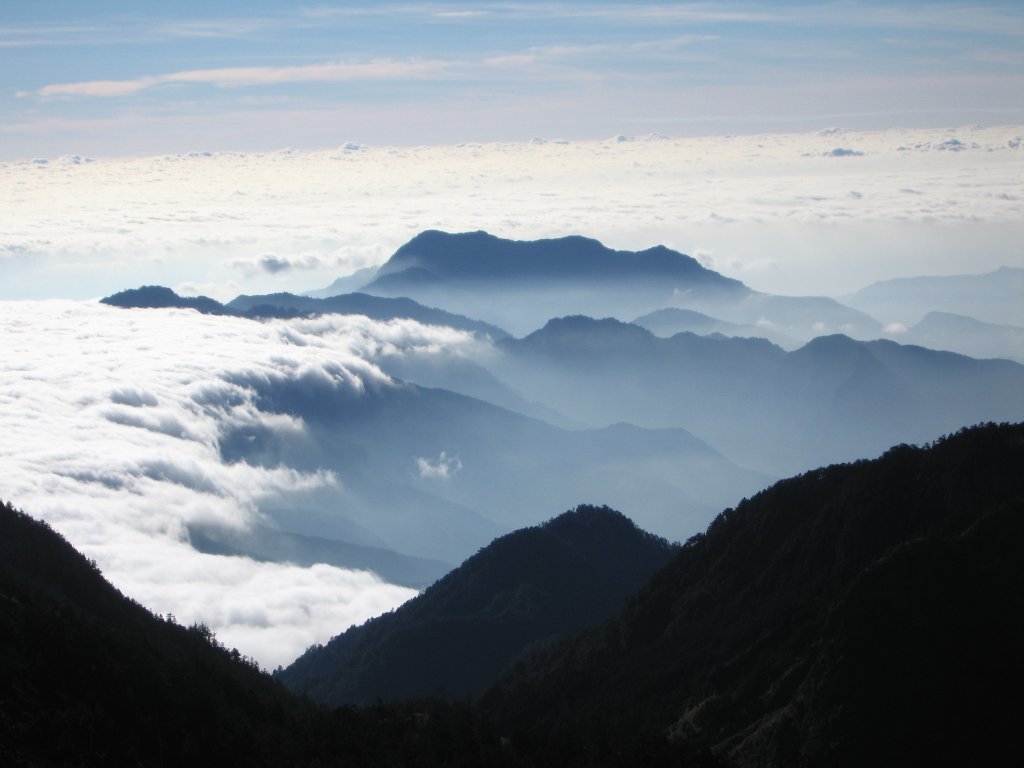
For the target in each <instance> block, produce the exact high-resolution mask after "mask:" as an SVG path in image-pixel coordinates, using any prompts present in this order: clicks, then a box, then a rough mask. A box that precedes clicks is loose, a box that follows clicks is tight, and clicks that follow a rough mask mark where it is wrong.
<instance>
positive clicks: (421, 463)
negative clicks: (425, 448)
mask: <svg viewBox="0 0 1024 768" xmlns="http://www.w3.org/2000/svg"><path fill="white" fill-rule="evenodd" d="M416 468H417V469H418V470H419V474H420V477H427V478H433V479H436V480H447V479H448V478H449V477H451V476H452V475H454V474H455V473H457V472H458V471H459V470H461V469H462V461H461V460H460V459H459V457H458V456H449V455H448V454H447V453H445V452H444V451H441V454H440V455H439V456H438V457H437V459H436V460H435V461H431V460H430V459H427V458H424V457H422V456H421V457H419V458H417V459H416Z"/></svg>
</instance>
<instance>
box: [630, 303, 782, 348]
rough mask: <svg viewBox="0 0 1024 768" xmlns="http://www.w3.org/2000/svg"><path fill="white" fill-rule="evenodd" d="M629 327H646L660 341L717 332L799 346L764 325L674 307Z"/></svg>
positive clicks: (654, 313)
mask: <svg viewBox="0 0 1024 768" xmlns="http://www.w3.org/2000/svg"><path fill="white" fill-rule="evenodd" d="M633 325H639V326H640V327H641V328H646V329H647V330H649V331H650V332H651V333H653V334H654V335H655V336H661V337H662V338H668V337H670V336H675V335H676V334H677V333H696V334H699V335H700V336H709V335H711V334H713V333H718V334H721V335H722V336H740V337H743V338H761V339H768V341H770V342H772V343H773V344H778V345H779V346H780V347H782V348H783V349H796V348H797V347H799V346H800V342H799V341H797V340H796V339H794V338H792V337H790V336H786V335H785V334H784V333H778V332H776V331H774V330H772V329H771V328H769V327H767V326H765V325H740V324H739V323H727V322H726V321H725V320H719V319H718V318H717V317H711V316H710V315H705V314H704V313H703V312H697V311H696V310H693V309H680V308H678V307H667V308H665V309H656V310H655V311H654V312H649V313H647V314H646V315H642V316H641V317H638V318H636V319H635V320H633Z"/></svg>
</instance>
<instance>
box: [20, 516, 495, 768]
mask: <svg viewBox="0 0 1024 768" xmlns="http://www.w3.org/2000/svg"><path fill="white" fill-rule="evenodd" d="M428 714H429V717H431V718H432V719H433V720H435V721H436V722H437V723H438V724H437V725H431V726H430V727H426V728H425V727H423V721H424V718H425V717H427V716H428ZM499 746H500V741H499V739H498V737H497V736H496V735H494V734H493V733H491V732H489V731H486V730H482V726H481V721H479V719H477V718H476V717H474V716H473V715H472V713H470V712H469V711H468V710H466V709H464V708H462V709H460V708H457V707H453V706H449V705H447V704H445V703H443V702H436V703H427V704H420V705H416V706H412V705H408V706H405V707H394V708H380V707H378V708H371V709H368V710H363V711H354V710H346V709H341V710H336V711H334V712H330V711H328V710H326V709H323V708H321V707H317V706H314V705H311V704H309V703H307V702H305V701H303V700H301V699H298V698H296V697H294V696H292V695H291V694H289V693H288V692H287V691H286V690H285V689H284V688H283V687H281V686H280V685H279V684H278V683H276V682H275V681H274V680H272V679H271V678H270V676H269V675H267V674H265V673H263V672H261V671H260V670H258V669H257V668H256V667H255V665H253V664H252V663H251V662H248V661H247V660H245V659H244V658H240V657H239V656H238V653H237V651H228V650H226V649H224V648H222V647H219V645H218V644H217V643H216V641H215V640H214V639H213V638H212V636H211V635H210V634H209V631H208V630H206V629H205V628H204V627H202V626H198V627H189V628H186V627H182V626H179V625H178V624H175V623H173V622H170V621H164V620H162V619H159V618H157V617H155V616H153V615H152V614H150V613H149V612H148V611H146V610H145V609H144V608H142V607H141V606H139V605H138V604H136V603H134V602H132V601H130V600H128V599H127V598H125V597H124V596H123V595H121V594H120V593H119V592H118V591H117V590H116V589H114V588H113V587H112V586H110V584H108V583H107V582H106V581H105V580H104V579H103V578H102V576H101V575H100V574H99V572H98V571H97V570H96V569H95V567H94V566H93V565H92V564H91V563H90V562H89V561H88V560H87V559H86V558H84V557H83V556H82V555H81V554H79V553H78V552H76V551H75V550H74V549H73V548H72V547H71V546H70V545H69V544H68V543H67V542H66V541H65V540H64V539H63V538H62V537H61V536H60V535H59V534H57V533H55V532H54V531H53V530H52V529H50V528H49V527H48V526H47V525H46V524H44V523H41V522H38V521H36V520H33V519H32V518H30V517H28V516H27V515H25V514H23V513H21V512H19V511H17V510H15V509H14V508H13V507H11V506H10V505H9V504H2V503H0V765H2V766H4V768H8V767H9V766H10V767H23V766H47V767H49V766H184V765H193V766H205V765H213V766H317V767H326V766H353V767H362V766H366V767H367V768H369V767H371V766H399V765H410V764H414V763H416V764H421V765H426V766H431V765H447V766H472V765H480V764H487V763H491V764H496V763H498V762H499V761H498V758H497V757H496V755H497V753H498V750H499Z"/></svg>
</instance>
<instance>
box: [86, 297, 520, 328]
mask: <svg viewBox="0 0 1024 768" xmlns="http://www.w3.org/2000/svg"><path fill="white" fill-rule="evenodd" d="M101 302H102V303H103V304H110V305H111V306H115V307H139V308H148V309H153V308H160V307H181V308H188V309H195V310H197V311H199V312H202V313H204V314H208V315H233V316H236V317H249V318H256V319H258V318H293V317H304V316H314V315H326V314H337V315H365V316H367V317H369V318H371V319H373V320H395V319H400V318H407V319H409V320H416V321H417V322H420V323H424V324H429V325H446V326H449V327H451V328H456V329H459V330H464V331H471V332H474V333H480V334H484V335H487V336H490V337H491V338H493V339H501V338H505V337H506V336H508V333H506V332H505V331H503V330H502V329H501V328H498V327H496V326H493V325H490V324H488V323H484V322H481V321H479V320H473V319H471V318H468V317H463V316H461V315H454V314H452V313H450V312H445V311H444V310H442V309H434V308H432V307H424V306H422V305H421V304H417V303H416V302H415V301H413V300H412V299H405V298H397V299H392V298H383V297H380V296H369V295H366V294H363V293H350V294H346V295H343V296H331V297H330V298H326V299H315V298H310V297H308V296H296V295H295V294H292V293H271V294H267V295H265V296H238V297H236V298H234V299H232V300H231V301H230V302H228V303H227V304H221V303H220V302H218V301H216V300H214V299H211V298H209V297H207V296H195V297H183V296H179V295H178V294H176V293H175V292H174V291H172V290H171V289H170V288H165V287H163V286H160V285H146V286H143V287H142V288H133V289H130V290H127V291H121V292H120V293H115V294H114V295H112V296H107V297H106V298H105V299H101Z"/></svg>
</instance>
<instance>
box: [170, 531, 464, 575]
mask: <svg viewBox="0 0 1024 768" xmlns="http://www.w3.org/2000/svg"><path fill="white" fill-rule="evenodd" d="M188 532H189V541H190V543H191V544H192V547H193V548H194V549H196V550H198V551H199V552H205V553H207V554H211V555H236V556H245V557H251V558H252V559H254V560H266V561H270V562H275V563H295V564H296V565H314V564H315V563H326V564H328V565H334V566H337V567H338V568H348V569H354V570H362V571H373V572H374V573H376V574H377V575H378V576H380V577H381V578H382V579H384V580H385V581H388V582H390V583H392V584H401V585H402V586H406V587H416V588H418V589H422V588H423V587H428V586H430V585H431V584H433V583H434V582H435V581H437V580H438V579H439V578H441V577H442V576H444V574H446V573H448V571H450V570H451V569H452V566H451V565H450V564H448V563H444V562H441V561H440V560H427V559H424V558H420V557H409V556H408V555H401V554H399V553H397V552H393V551H391V550H388V549H382V548H380V547H370V546H366V545H360V544H353V543H351V542H348V541H338V540H336V539H329V538H323V537H320V536H300V535H298V534H294V533H286V532H284V531H278V530H275V529H273V528H268V527H266V526H252V527H250V528H248V529H247V530H244V531H239V530H236V529H233V528H231V529H229V528H216V527H212V526H195V525H193V526H190V527H189V531H188Z"/></svg>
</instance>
